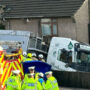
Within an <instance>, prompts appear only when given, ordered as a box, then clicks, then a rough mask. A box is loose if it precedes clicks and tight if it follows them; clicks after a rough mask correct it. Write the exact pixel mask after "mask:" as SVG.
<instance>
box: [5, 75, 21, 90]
mask: <svg viewBox="0 0 90 90" xmlns="http://www.w3.org/2000/svg"><path fill="white" fill-rule="evenodd" d="M6 90H21V80H20V78H19V76H15V75H14V76H11V77H9V78H8V80H7V81H6Z"/></svg>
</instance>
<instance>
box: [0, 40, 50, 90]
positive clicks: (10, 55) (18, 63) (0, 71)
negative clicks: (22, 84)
mask: <svg viewBox="0 0 90 90" xmlns="http://www.w3.org/2000/svg"><path fill="white" fill-rule="evenodd" d="M21 46H22V43H21V42H19V41H10V40H9V41H8V40H7V41H5V40H4V41H0V86H1V87H0V88H1V90H5V82H6V80H7V79H8V77H10V76H11V75H12V70H20V76H21V79H23V78H24V75H25V74H26V73H29V70H28V67H30V66H35V71H37V72H43V73H45V72H47V71H49V70H51V66H50V65H48V64H47V63H44V62H41V61H34V60H33V61H25V62H24V61H23V55H22V53H23V50H22V48H21ZM2 47H3V48H2Z"/></svg>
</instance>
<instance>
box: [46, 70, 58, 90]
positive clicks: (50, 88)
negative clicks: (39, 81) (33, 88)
mask: <svg viewBox="0 0 90 90" xmlns="http://www.w3.org/2000/svg"><path fill="white" fill-rule="evenodd" d="M45 75H46V77H47V81H46V85H45V88H46V90H59V87H58V83H57V80H56V79H55V77H54V76H52V71H49V72H46V73H45Z"/></svg>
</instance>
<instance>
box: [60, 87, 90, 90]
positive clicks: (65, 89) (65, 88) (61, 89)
mask: <svg viewBox="0 0 90 90" xmlns="http://www.w3.org/2000/svg"><path fill="white" fill-rule="evenodd" d="M60 90H90V89H82V88H68V87H60Z"/></svg>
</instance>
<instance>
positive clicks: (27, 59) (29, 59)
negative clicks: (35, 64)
mask: <svg viewBox="0 0 90 90" xmlns="http://www.w3.org/2000/svg"><path fill="white" fill-rule="evenodd" d="M25 61H32V59H31V58H26V59H24V62H25Z"/></svg>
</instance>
